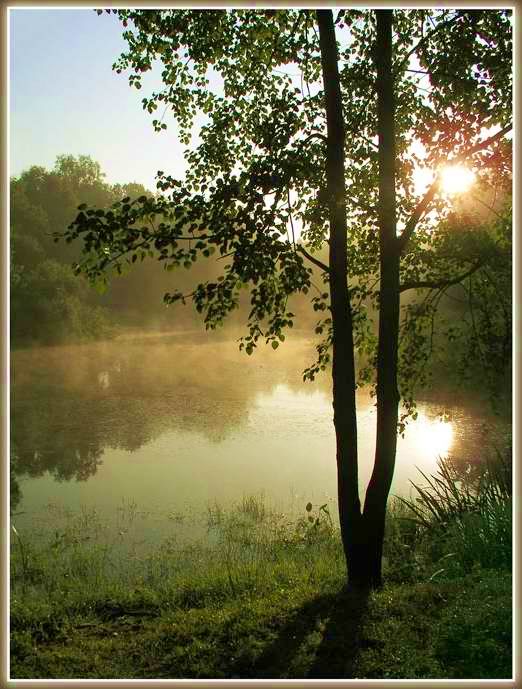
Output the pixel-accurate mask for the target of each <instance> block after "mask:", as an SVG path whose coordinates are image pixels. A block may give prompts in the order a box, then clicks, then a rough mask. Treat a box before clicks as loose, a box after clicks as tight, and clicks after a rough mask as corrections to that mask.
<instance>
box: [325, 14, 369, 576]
mask: <svg viewBox="0 0 522 689" xmlns="http://www.w3.org/2000/svg"><path fill="white" fill-rule="evenodd" d="M317 21H318V25H319V41H320V48H321V66H322V74H323V82H324V99H325V109H326V123H327V160H326V178H327V195H328V210H329V224H330V247H329V280H330V309H331V314H332V328H333V342H332V378H333V411H334V418H333V420H334V427H335V436H336V443H337V490H338V505H339V521H340V526H341V537H342V541H343V547H344V553H345V556H346V562H347V569H348V581H349V583H356V582H357V581H358V579H359V578H360V576H359V574H358V569H359V565H360V555H359V551H360V521H361V504H360V501H359V487H358V466H357V419H356V401H355V388H356V384H355V383H356V381H355V359H354V344H353V329H352V311H351V305H350V296H349V291H348V268H347V224H346V203H345V173H344V140H345V132H344V122H343V110H342V100H341V86H340V79H339V70H338V51H337V42H336V39H335V29H334V22H333V14H332V11H331V10H317Z"/></svg>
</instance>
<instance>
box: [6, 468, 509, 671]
mask: <svg viewBox="0 0 522 689" xmlns="http://www.w3.org/2000/svg"><path fill="white" fill-rule="evenodd" d="M444 470H445V471H446V474H444V473H442V474H439V476H438V477H436V480H435V479H433V478H432V479H431V482H432V485H431V487H430V485H429V484H428V483H425V484H424V485H423V486H419V488H420V491H419V492H418V493H417V497H418V500H417V501H415V502H414V503H413V504H411V505H406V504H404V503H400V502H398V501H397V502H395V503H392V505H391V507H390V514H389V518H388V534H387V539H386V552H385V559H384V567H385V572H384V573H385V577H386V585H385V586H384V588H383V589H382V590H380V591H377V592H373V593H371V594H370V595H369V596H368V597H367V598H363V597H361V596H360V595H359V596H355V595H354V594H353V593H350V592H347V591H346V590H345V589H344V579H345V569H344V562H343V555H342V549H341V545H340V539H339V534H338V531H337V529H336V528H335V525H334V524H333V523H332V520H331V519H330V515H329V513H328V510H327V508H326V507H323V508H321V506H319V505H310V504H308V505H306V506H305V505H304V506H303V513H302V516H299V517H297V518H295V517H292V518H290V517H288V516H285V515H283V514H280V513H276V512H274V511H273V510H271V509H269V507H268V506H267V505H266V504H265V503H264V502H263V501H261V500H260V499H256V498H246V499H244V500H243V501H242V502H241V503H239V504H237V505H235V506H233V507H231V508H230V509H228V510H223V509H220V508H218V507H215V508H213V509H210V510H209V512H208V514H207V515H206V524H207V528H208V529H209V531H210V533H211V535H212V538H210V539H205V540H202V541H193V542H188V543H187V542H184V543H181V542H179V541H176V540H175V539H174V538H167V539H165V540H164V541H163V542H162V543H161V544H160V545H159V546H157V547H155V548H151V549H149V550H148V551H143V550H138V549H136V548H135V547H134V546H133V544H131V543H129V544H127V546H128V547H125V544H124V542H122V540H121V537H120V539H119V540H118V539H117V538H116V536H118V534H115V537H114V540H112V541H111V539H110V538H107V537H104V538H103V539H101V538H100V524H99V523H98V522H97V520H96V517H95V515H94V514H91V515H90V516H89V518H86V517H85V515H83V516H81V515H79V516H78V517H77V518H76V519H72V520H70V521H69V522H68V523H67V525H66V526H65V527H62V528H61V529H60V530H58V531H55V532H54V533H53V534H52V535H49V537H48V539H47V540H45V539H44V540H39V541H38V542H34V543H33V542H31V540H30V539H29V538H28V537H27V536H24V535H23V534H20V533H18V534H16V533H13V537H12V543H11V550H12V553H11V570H12V584H11V676H12V677H13V678H106V679H107V678H135V679H137V678H148V679H152V678H237V677H241V678H307V677H316V678H333V677H346V678H352V677H358V678H412V679H414V678H509V677H511V609H512V601H511V502H510V499H509V490H508V488H507V487H506V486H504V488H502V486H500V488H499V485H500V484H499V478H498V477H497V478H495V477H493V478H492V475H491V473H489V474H488V478H487V481H484V480H483V479H479V483H475V486H474V488H473V490H470V489H469V488H467V487H463V485H462V483H461V482H460V481H459V480H458V479H457V476H456V475H455V474H452V473H451V471H450V470H449V469H448V468H447V467H446V469H444V468H442V471H444ZM448 472H449V473H448ZM437 481H438V482H439V483H437ZM479 484H480V485H479ZM477 486H478V487H477ZM443 489H444V490H443ZM437 505H438V508H437V507H436V506H437Z"/></svg>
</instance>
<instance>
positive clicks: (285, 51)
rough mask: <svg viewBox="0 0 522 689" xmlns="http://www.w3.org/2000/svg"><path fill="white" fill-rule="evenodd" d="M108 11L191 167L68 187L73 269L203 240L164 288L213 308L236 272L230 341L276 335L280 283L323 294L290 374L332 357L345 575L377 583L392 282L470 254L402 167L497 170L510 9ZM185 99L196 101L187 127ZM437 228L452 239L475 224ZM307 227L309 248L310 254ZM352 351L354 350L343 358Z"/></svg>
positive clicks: (407, 285)
mask: <svg viewBox="0 0 522 689" xmlns="http://www.w3.org/2000/svg"><path fill="white" fill-rule="evenodd" d="M98 12H99V13H100V14H101V10H100V11H98ZM107 12H109V13H110V10H107ZM113 12H115V13H116V14H117V15H118V18H119V19H120V21H121V22H122V24H123V27H124V28H125V31H124V33H123V36H124V38H125V39H126V41H127V43H128V52H126V53H124V54H122V55H121V56H120V58H119V60H118V61H117V62H116V63H115V65H114V69H115V70H116V72H118V73H120V72H122V71H124V70H126V69H130V72H131V73H130V76H129V83H130V85H131V86H133V87H135V88H137V89H141V87H142V82H143V74H144V73H146V72H147V71H149V70H151V69H153V68H154V67H155V66H158V64H161V67H162V72H161V76H162V80H163V86H164V88H163V89H162V90H160V91H159V92H156V93H153V94H152V95H150V96H149V97H147V96H146V97H144V98H143V100H142V105H143V108H144V109H145V110H147V111H148V112H149V113H151V114H152V115H153V117H154V119H153V122H152V124H153V126H154V128H155V129H156V130H157V131H159V132H161V131H162V130H163V129H165V128H166V127H167V124H166V122H164V119H165V114H166V111H167V110H168V109H169V108H170V109H171V110H172V113H173V115H174V117H175V118H176V120H177V124H178V128H179V136H180V139H181V141H182V142H183V143H185V144H186V145H187V151H186V160H187V162H188V168H189V169H188V172H187V174H186V176H185V179H184V180H183V181H181V180H178V179H175V178H174V177H173V176H171V175H167V174H165V173H163V172H162V171H160V172H158V182H157V186H158V189H159V190H160V191H161V192H163V193H162V194H160V195H158V196H156V197H153V198H151V197H147V196H145V195H143V196H140V197H138V198H135V199H134V200H131V199H130V198H129V197H126V198H123V199H122V200H121V201H118V202H116V203H115V204H114V206H113V207H112V208H111V209H110V210H109V211H107V212H105V211H103V210H100V209H95V208H87V206H86V205H82V206H80V207H79V211H80V212H79V213H78V215H77V217H76V219H75V221H74V222H73V223H72V224H71V225H70V227H69V229H68V231H67V233H66V237H67V238H69V239H75V238H78V237H81V239H82V240H83V252H84V258H83V259H82V261H81V262H80V263H79V264H78V266H77V268H76V270H77V272H78V273H85V274H87V275H88V276H89V277H90V278H91V279H92V280H105V279H106V277H105V273H106V271H107V270H108V269H109V268H113V269H115V270H116V271H117V272H118V273H120V272H121V271H122V266H123V265H125V263H129V264H132V263H133V262H136V261H137V260H138V259H139V260H144V259H145V258H147V257H156V258H158V259H159V260H160V261H161V262H162V263H163V264H164V267H165V268H166V270H169V271H170V270H172V269H174V268H177V267H179V266H185V267H187V268H190V267H191V266H192V265H193V263H194V262H195V261H196V260H197V259H198V257H200V256H209V255H212V253H214V252H215V251H216V249H217V250H218V252H219V255H220V258H222V259H228V261H229V262H228V263H226V264H225V265H224V268H223V272H222V274H221V275H220V276H219V278H218V279H217V280H215V281H206V282H204V283H200V284H198V285H197V286H196V287H195V289H194V290H193V291H192V292H190V293H189V294H183V293H182V292H180V291H178V290H175V291H173V292H171V293H168V294H166V295H165V302H166V303H167V304H170V303H174V302H176V301H179V300H180V301H182V302H185V301H186V300H187V299H191V300H192V302H193V303H194V305H195V307H196V309H197V310H198V311H199V312H200V313H203V314H204V319H205V323H206V324H207V327H209V328H215V327H216V326H217V325H219V324H221V323H222V321H223V319H224V318H225V317H226V316H227V315H228V314H229V313H230V312H231V311H232V310H233V309H234V308H236V307H237V306H238V303H239V298H240V294H241V289H242V287H244V286H247V287H249V288H250V305H251V311H250V314H249V318H248V334H247V335H246V336H245V337H244V338H242V341H241V343H240V347H242V348H244V349H245V351H246V352H247V354H251V353H252V351H253V350H254V348H255V346H256V344H257V342H258V341H259V339H260V338H264V339H265V341H266V342H267V343H271V345H272V347H274V348H276V347H278V346H279V343H280V342H282V341H284V330H285V329H286V328H288V327H292V325H293V319H294V314H292V313H291V312H290V311H289V310H288V308H287V306H288V304H287V302H288V298H289V296H290V295H292V294H294V293H297V292H302V293H307V292H308V291H309V290H314V292H313V297H312V301H313V304H314V309H315V310H316V311H320V312H324V311H327V310H329V311H330V314H329V316H328V317H327V318H325V319H323V320H321V321H320V322H319V323H318V325H317V328H316V332H318V333H324V334H325V339H324V340H323V341H321V342H320V343H319V345H318V347H317V351H318V359H317V362H316V364H314V365H313V366H311V367H310V368H309V369H307V370H306V371H305V378H309V379H313V378H314V376H315V374H316V373H317V372H318V371H319V370H321V369H325V368H326V367H327V365H328V363H329V362H330V360H331V362H332V377H333V409H334V426H335V432H336V439H337V468H338V503H339V517H340V526H341V535H342V541H343V546H344V551H345V555H346V560H347V568H348V580H349V583H351V584H352V585H355V586H363V587H367V586H378V585H379V584H380V583H381V579H382V576H381V556H382V545H383V537H384V525H385V513H386V504H387V498H388V493H389V489H390V485H391V481H392V477H393V471H394V463H395V451H396V439H397V430H398V428H400V425H399V424H400V423H401V422H402V423H403V421H404V420H403V419H399V401H400V398H401V396H402V398H403V400H405V401H406V402H407V403H408V404H409V410H410V412H411V411H413V402H412V395H411V390H410V388H409V383H410V379H411V375H410V374H411V369H412V367H415V366H417V365H420V364H421V363H422V360H423V351H424V350H422V349H421V350H419V351H418V352H417V351H416V349H415V347H410V350H409V356H408V357H406V359H405V368H404V370H405V372H406V374H407V375H406V376H402V377H401V378H400V374H401V370H400V365H401V357H400V356H399V352H400V350H401V351H406V350H405V348H404V347H405V346H404V343H400V337H399V335H400V329H401V327H400V326H401V318H400V313H401V308H400V298H401V294H403V293H404V292H406V291H407V290H414V289H417V290H433V289H438V290H441V289H442V290H444V289H447V288H448V287H449V286H450V285H452V284H453V285H454V284H457V283H458V282H459V281H462V280H464V279H466V277H468V276H469V275H471V274H472V273H473V272H474V271H475V270H478V268H479V267H480V266H482V265H483V260H486V259H487V257H486V258H484V257H483V256H481V257H477V256H476V255H475V254H473V253H471V254H466V253H458V252H455V253H450V254H448V253H444V252H443V251H439V248H440V245H441V243H440V242H437V232H436V229H437V226H438V225H439V224H440V223H441V222H442V221H443V220H444V219H445V218H446V222H449V223H450V225H451V216H450V214H449V213H450V210H451V204H448V201H447V199H446V198H445V197H444V195H443V194H441V193H440V184H439V178H438V176H437V177H436V179H435V181H434V182H433V184H432V185H431V186H430V187H429V189H428V190H427V192H426V193H425V194H424V195H423V196H422V197H421V198H418V197H417V196H416V194H415V193H414V189H413V184H412V175H413V172H414V169H415V166H416V165H419V164H421V163H422V162H423V164H424V165H428V166H432V167H437V166H438V165H440V164H441V163H442V162H445V161H447V160H448V159H449V160H451V161H453V162H462V161H469V163H470V164H473V165H474V167H475V168H476V169H477V171H478V172H479V174H481V176H482V178H483V179H484V180H488V179H489V181H490V182H491V180H492V179H493V181H495V180H496V179H497V178H499V177H501V176H502V175H504V178H505V177H506V175H509V163H510V147H509V146H510V143H509V141H507V140H506V138H505V135H506V134H507V133H508V132H509V130H510V129H511V123H510V117H511V107H510V102H511V100H510V99H511V13H510V12H509V11H507V10H456V9H447V10H426V9H422V10H403V11H391V10H377V11H370V10H352V9H341V10H338V11H337V12H336V16H335V18H334V13H333V12H332V11H331V10H274V9H272V10H263V11H257V10H243V9H237V10H211V11H210V10H167V11H160V10H115V11H113ZM336 34H338V36H337V35H336ZM375 99H376V103H375ZM158 109H160V111H163V112H162V114H161V116H160V115H156V114H155V113H156V111H157V110H158ZM197 113H201V114H202V116H203V117H204V118H205V121H204V123H203V125H202V126H201V129H200V132H199V142H198V143H197V145H195V146H193V147H190V144H191V135H192V127H193V124H194V118H195V116H196V114H197ZM419 145H420V146H422V147H424V148H419ZM422 159H423V160H422ZM492 168H493V169H494V172H495V176H494V177H491V174H492V173H491V169H492ZM297 223H299V224H300V226H301V228H302V233H301V237H300V238H298V237H296V226H297ZM453 224H455V223H453ZM452 232H453V234H454V235H455V237H451V243H452V244H453V243H454V242H457V243H458V242H459V241H462V236H463V235H466V236H468V235H471V234H472V232H473V224H470V223H468V224H467V226H466V227H465V228H464V229H462V231H461V232H460V233H459V232H458V231H453V230H450V235H451V234H452ZM325 243H327V245H328V261H327V262H324V261H322V260H320V259H319V258H317V255H314V254H316V252H317V251H318V250H320V248H321V246H322V245H324V244H325ZM445 249H447V247H445ZM311 266H314V267H315V268H318V269H319V270H320V271H321V276H322V280H323V285H321V286H319V287H318V286H317V285H316V284H315V281H314V280H313V279H312V267H311ZM372 305H373V306H375V307H376V308H377V309H378V314H379V326H378V337H377V338H375V337H374V336H373V334H372V329H371V322H370V320H371V318H370V315H369V313H370V310H369V308H368V307H369V306H372ZM410 321H411V319H410ZM404 332H405V333H406V335H407V334H408V333H409V332H410V333H411V329H409V330H408V328H406V329H405V331H404ZM356 353H357V354H359V355H360V356H363V357H364V358H365V360H366V361H367V362H368V366H365V367H362V369H361V371H360V374H359V378H357V376H356V368H355V356H356ZM399 378H400V380H399ZM368 382H371V383H372V384H373V385H374V386H375V390H376V395H377V437H376V451H375V464H374V469H373V473H372V476H371V480H370V483H369V485H368V488H367V491H366V498H365V502H364V506H363V508H362V509H361V502H360V498H359V490H358V453H357V420H356V394H355V393H356V388H357V385H358V384H360V383H368Z"/></svg>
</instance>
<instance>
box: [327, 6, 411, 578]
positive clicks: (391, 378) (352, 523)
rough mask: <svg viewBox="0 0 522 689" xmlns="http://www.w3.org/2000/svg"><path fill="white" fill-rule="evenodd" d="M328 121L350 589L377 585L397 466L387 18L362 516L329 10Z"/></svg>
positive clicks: (380, 16)
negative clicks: (373, 408)
mask: <svg viewBox="0 0 522 689" xmlns="http://www.w3.org/2000/svg"><path fill="white" fill-rule="evenodd" d="M317 19H318V24H319V38H320V47H321V65H322V72H323V82H324V91H325V107H326V120H327V168H326V169H327V184H328V199H329V220H330V256H329V269H330V299H331V311H332V326H333V353H332V364H333V366H332V376H333V408H334V426H335V434H336V440H337V474H338V501H339V518H340V526H341V535H342V541H343V546H344V552H345V556H346V561H347V569H348V583H349V584H350V585H352V586H358V587H374V586H379V585H380V584H381V581H382V575H381V562H382V547H383V541H384V526H385V514H386V503H387V500H388V494H389V491H390V486H391V481H392V478H393V470H394V466H395V451H396V445H397V422H398V403H399V394H398V387H397V348H398V335H399V298H400V292H399V256H400V254H399V245H398V242H397V238H396V212H395V133H394V103H393V78H392V68H391V67H392V65H391V52H392V43H391V41H392V32H391V26H392V12H391V11H390V10H378V11H377V45H376V64H377V97H378V130H379V238H380V267H381V291H380V310H379V349H378V360H377V439H376V452H375V464H374V469H373V473H372V477H371V480H370V483H369V485H368V489H367V492H366V500H365V505H364V511H363V513H362V514H361V509H360V501H359V491H358V466H357V463H358V460H357V421H356V401H355V362H354V346H353V331H352V312H351V306H350V298H349V291H348V273H347V241H346V239H347V237H346V233H347V225H346V207H345V172H344V136H345V134H344V125H343V116H342V101H341V89H340V80H339V72H338V54H337V44H336V40H335V29H334V23H333V15H332V12H331V10H317Z"/></svg>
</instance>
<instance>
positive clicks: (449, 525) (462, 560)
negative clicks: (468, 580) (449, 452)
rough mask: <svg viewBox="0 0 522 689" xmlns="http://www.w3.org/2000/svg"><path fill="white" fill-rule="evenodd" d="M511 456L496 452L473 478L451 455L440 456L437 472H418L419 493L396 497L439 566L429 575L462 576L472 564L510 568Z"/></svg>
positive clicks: (406, 516) (473, 565)
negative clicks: (410, 497)
mask: <svg viewBox="0 0 522 689" xmlns="http://www.w3.org/2000/svg"><path fill="white" fill-rule="evenodd" d="M509 460H510V455H508V454H506V455H502V454H501V453H500V452H496V454H495V456H494V457H489V458H488V459H487V460H486V462H485V463H484V465H483V466H482V467H481V469H480V470H479V471H478V472H477V473H476V474H475V473H473V472H470V475H469V477H467V475H466V474H462V473H461V472H459V471H458V470H457V468H456V466H455V464H454V463H452V461H451V459H440V460H439V463H438V471H437V473H436V474H435V475H433V476H427V475H426V474H424V473H423V472H420V473H421V475H422V477H423V478H424V480H425V482H426V483H425V485H423V486H421V485H419V484H416V483H413V482H412V485H413V488H414V490H415V493H416V495H415V497H414V498H413V499H410V500H407V499H405V498H398V499H399V501H400V502H401V503H402V504H403V505H404V506H405V508H406V514H405V515H403V516H402V518H403V519H404V520H406V521H408V520H409V521H410V522H412V523H413V528H414V529H417V531H418V533H419V535H423V536H424V543H425V544H426V543H429V553H428V556H429V559H430V560H431V561H432V562H435V563H436V562H438V563H439V564H440V567H439V568H438V569H436V570H435V571H434V572H433V573H432V575H431V577H432V578H434V577H435V576H439V575H443V574H444V575H452V576H454V575H458V574H459V573H467V572H470V571H471V570H472V569H473V568H474V567H477V566H479V567H483V568H494V569H497V568H501V569H507V570H509V569H510V568H511V564H512V480H511V464H510V461H509ZM408 512H409V514H408Z"/></svg>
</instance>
